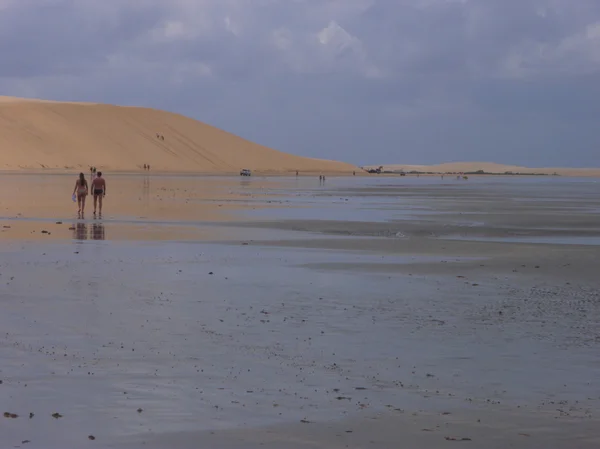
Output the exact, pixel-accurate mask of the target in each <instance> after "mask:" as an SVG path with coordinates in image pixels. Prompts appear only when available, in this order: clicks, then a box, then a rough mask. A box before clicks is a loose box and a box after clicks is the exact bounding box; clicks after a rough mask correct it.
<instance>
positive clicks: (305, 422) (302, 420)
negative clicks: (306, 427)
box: [300, 419, 310, 424]
mask: <svg viewBox="0 0 600 449" xmlns="http://www.w3.org/2000/svg"><path fill="white" fill-rule="evenodd" d="M300 422H301V423H302V424H310V421H309V420H308V419H301V420H300Z"/></svg>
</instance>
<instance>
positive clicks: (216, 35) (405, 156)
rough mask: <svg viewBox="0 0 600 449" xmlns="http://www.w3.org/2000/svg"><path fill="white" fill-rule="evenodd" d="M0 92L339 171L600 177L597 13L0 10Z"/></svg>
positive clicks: (443, 1)
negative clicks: (522, 166) (193, 129)
mask: <svg viewBox="0 0 600 449" xmlns="http://www.w3.org/2000/svg"><path fill="white" fill-rule="evenodd" d="M0 54H2V57H3V63H2V64H0V92H2V93H4V94H7V95H23V96H37V97H50V98H56V99H78V100H90V101H99V102H104V101H106V102H114V103H120V104H139V105H145V106H151V107H158V108H167V109H170V110H174V111H177V112H182V113H186V114H188V115H191V116H193V117H196V118H198V119H200V120H205V121H209V122H211V123H213V124H215V125H216V126H220V127H222V128H224V129H227V130H229V131H232V132H235V133H238V134H242V135H243V136H245V137H248V138H252V139H254V140H257V141H259V142H261V143H264V144H267V145H272V146H275V147H277V148H279V149H282V150H284V151H292V152H295V153H298V154H306V155H310V156H322V157H328V158H340V159H346V160H350V161H352V162H356V163H368V162H374V163H377V162H378V161H380V160H381V161H382V162H396V161H399V162H406V163H411V162H413V163H420V162H437V161H443V160H447V159H466V158H476V159H486V160H496V161H499V162H515V163H525V162H527V163H532V164H536V165H549V164H553V163H560V164H568V165H578V164H579V165H590V164H596V165H600V155H599V154H600V152H597V151H596V152H591V151H590V148H593V147H594V145H596V146H597V145H598V144H600V136H599V133H598V132H596V131H595V128H596V126H595V125H594V124H593V120H592V119H591V118H590V115H589V114H594V113H597V112H598V106H597V105H598V104H599V100H600V92H599V89H598V88H597V87H596V84H597V83H596V82H595V79H597V77H598V76H599V75H600V3H599V2H597V1H596V0H577V1H576V2H575V1H573V2H567V1H564V0H519V1H507V0H481V1H475V0H397V1H392V0H344V1H339V0H253V1H252V2H249V1H247V0H172V1H169V2H165V1H162V0H145V1H143V2H140V1H138V0H106V1H102V2H101V1H95V0H19V1H16V0H0Z"/></svg>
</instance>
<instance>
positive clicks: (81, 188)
mask: <svg viewBox="0 0 600 449" xmlns="http://www.w3.org/2000/svg"><path fill="white" fill-rule="evenodd" d="M92 168H93V169H94V174H95V175H96V176H93V175H92V185H91V191H92V195H93V196H94V216H96V210H99V212H100V214H99V215H100V217H102V200H103V198H104V196H106V181H105V180H104V178H103V177H102V172H100V171H99V172H96V171H95V167H92ZM89 191H90V188H89V187H88V182H87V180H86V179H85V175H84V174H83V173H79V178H77V181H75V188H74V189H73V195H76V197H77V206H78V207H79V210H78V211H77V215H78V217H79V218H83V214H84V211H85V199H86V197H87V195H88V193H89Z"/></svg>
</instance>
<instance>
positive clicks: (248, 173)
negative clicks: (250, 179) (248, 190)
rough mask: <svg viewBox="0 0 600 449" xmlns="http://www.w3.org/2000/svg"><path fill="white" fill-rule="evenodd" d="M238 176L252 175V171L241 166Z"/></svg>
mask: <svg viewBox="0 0 600 449" xmlns="http://www.w3.org/2000/svg"><path fill="white" fill-rule="evenodd" d="M240 176H252V172H251V171H250V170H248V169H247V168H243V169H242V171H240Z"/></svg>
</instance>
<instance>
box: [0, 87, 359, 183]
mask: <svg viewBox="0 0 600 449" xmlns="http://www.w3.org/2000/svg"><path fill="white" fill-rule="evenodd" d="M163 137H164V139H163ZM0 155H1V159H0V170H37V169H54V170H57V169H58V170H80V169H85V170H86V171H87V169H88V168H89V166H91V165H94V166H96V167H98V168H101V169H105V170H119V171H128V170H139V169H140V168H142V167H143V165H144V164H150V166H151V168H152V170H153V171H171V172H172V171H177V172H195V173H199V172H204V173H220V172H223V173H224V172H237V171H239V170H240V169H242V168H249V169H251V170H255V171H267V172H295V171H296V170H298V171H301V172H330V173H350V172H352V171H353V170H357V167H355V166H353V165H351V164H347V163H344V162H337V161H330V160H321V159H313V158H305V157H300V156H295V155H291V154H287V153H283V152H281V151H277V150H274V149H271V148H268V147H265V146H262V145H259V144H256V143H253V142H250V141H248V140H246V139H243V138H241V137H238V136H235V135H233V134H231V133H228V132H226V131H223V130H221V129H218V128H215V127H213V126H210V125H207V124H205V123H202V122H200V121H197V120H194V119H191V118H189V117H185V116H183V115H180V114H175V113H171V112H166V111H160V110H156V109H150V108H142V107H129V106H115V105H108V104H96V103H75V102H58V101H47V100H35V99H21V98H15V97H0Z"/></svg>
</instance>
